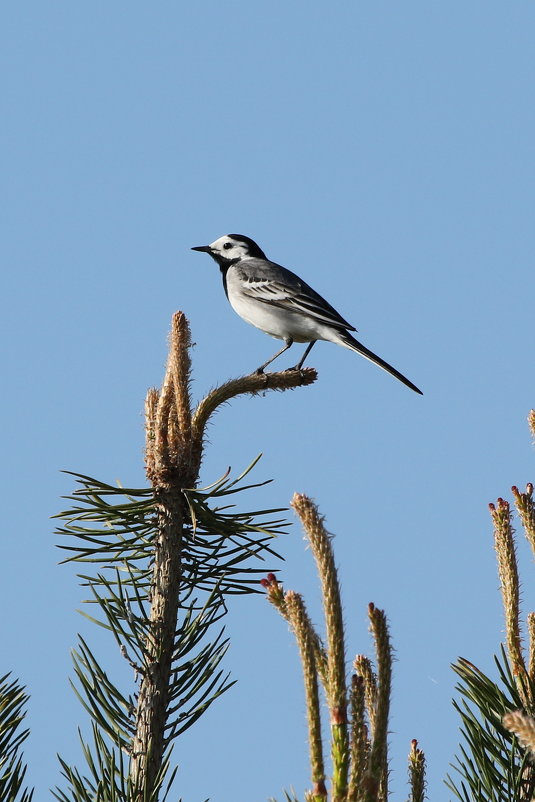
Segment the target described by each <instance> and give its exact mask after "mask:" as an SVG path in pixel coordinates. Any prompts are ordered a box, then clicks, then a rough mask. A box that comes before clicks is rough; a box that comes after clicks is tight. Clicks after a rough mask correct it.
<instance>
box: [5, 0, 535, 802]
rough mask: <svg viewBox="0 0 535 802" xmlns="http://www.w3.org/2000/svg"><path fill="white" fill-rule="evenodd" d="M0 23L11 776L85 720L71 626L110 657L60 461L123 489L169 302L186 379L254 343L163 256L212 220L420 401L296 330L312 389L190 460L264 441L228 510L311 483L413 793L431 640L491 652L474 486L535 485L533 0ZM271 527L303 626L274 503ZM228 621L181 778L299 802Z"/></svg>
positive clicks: (484, 546)
mask: <svg viewBox="0 0 535 802" xmlns="http://www.w3.org/2000/svg"><path fill="white" fill-rule="evenodd" d="M1 17H2V18H1V21H0V40H1V41H0V60H1V72H2V75H3V81H2V83H3V88H2V95H1V104H2V105H1V110H0V112H1V119H2V123H1V125H0V138H1V141H2V147H1V158H2V162H3V164H2V176H3V181H2V183H3V194H4V202H3V204H2V206H3V211H2V214H1V221H0V225H1V226H2V229H3V233H2V237H1V242H2V245H1V248H2V267H3V287H4V292H3V293H2V301H3V304H2V305H3V314H2V322H3V343H4V346H5V347H4V348H3V349H2V350H3V352H4V353H3V367H2V374H3V377H4V387H3V392H2V394H1V400H0V404H1V408H2V409H1V412H2V420H3V422H4V426H3V427H2V428H3V448H2V451H3V454H4V458H3V460H2V467H1V471H2V478H1V487H2V496H3V509H4V537H3V544H4V545H3V566H4V579H3V582H2V590H1V593H2V603H1V610H2V640H3V644H4V649H3V658H2V667H1V668H2V672H4V671H6V670H9V669H12V670H13V671H14V673H15V674H16V675H18V676H19V677H20V678H21V680H22V681H23V682H24V683H25V684H26V685H27V686H28V689H29V691H30V692H31V694H32V700H31V704H30V715H29V721H30V723H31V725H32V727H33V736H32V739H31V741H30V742H29V744H28V747H27V750H26V752H27V757H28V759H29V761H30V771H29V778H30V780H31V781H32V782H34V783H35V784H36V785H37V789H38V790H37V797H36V798H37V799H44V798H47V796H48V795H47V791H46V789H47V788H48V787H49V786H51V785H54V784H55V783H56V782H57V781H58V779H59V772H58V769H57V764H56V759H55V753H56V751H60V752H61V753H62V754H63V755H64V756H65V757H66V758H67V759H69V760H73V761H74V760H77V759H78V755H79V750H78V746H77V741H76V739H77V735H76V727H77V725H78V724H79V723H81V724H82V727H83V729H84V730H85V731H86V732H87V731H88V724H87V722H86V721H85V719H84V716H83V713H82V711H81V709H80V708H79V706H78V704H77V702H76V701H75V699H74V697H73V695H72V693H71V691H70V689H69V686H68V679H67V678H68V676H69V674H70V673H72V672H71V667H70V658H69V649H70V648H71V647H72V646H74V645H75V643H76V632H77V631H82V632H83V633H84V634H85V635H86V636H87V637H88V638H89V639H90V640H91V643H93V644H96V645H95V649H96V650H97V651H98V653H99V654H100V655H101V656H102V657H103V659H107V658H106V655H107V654H109V655H110V657H109V660H110V664H111V665H119V664H120V658H119V656H118V655H117V654H116V651H115V647H114V645H113V644H110V643H109V642H108V641H107V640H106V639H105V638H104V637H103V636H101V635H99V634H98V633H95V632H94V631H93V628H92V627H91V626H89V625H87V624H86V623H85V622H84V620H83V619H82V618H81V617H80V616H79V615H78V614H77V613H76V612H75V610H76V608H77V607H78V606H79V605H80V599H81V598H83V595H84V592H83V591H82V590H80V589H79V588H78V586H77V584H76V580H75V578H74V571H73V570H72V568H69V567H58V566H57V564H56V563H57V560H58V559H59V558H60V555H59V553H58V552H57V550H55V548H54V546H53V544H54V537H53V535H52V529H53V525H52V522H51V521H50V520H49V516H50V515H51V514H53V513H54V512H57V511H58V510H59V509H62V508H63V506H64V502H62V501H61V500H60V499H59V497H60V496H61V495H62V494H65V493H68V492H69V491H70V490H71V489H72V483H71V481H70V479H69V478H68V477H66V476H65V475H62V474H60V473H59V471H60V469H70V470H77V471H80V472H83V473H87V474H90V475H96V476H98V477H99V478H100V479H102V480H107V481H110V482H113V481H115V480H116V479H120V480H121V481H122V482H123V483H125V484H126V485H128V484H130V485H135V484H141V483H142V482H143V468H142V449H143V421H142V409H143V399H144V395H145V391H146V389H147V388H148V387H149V386H152V385H155V384H159V382H160V380H161V378H162V373H163V366H164V361H165V356H166V337H167V331H168V328H169V321H170V317H171V314H172V313H173V312H174V311H175V310H176V309H182V310H183V311H184V312H185V313H186V314H187V315H188V316H189V318H190V321H191V325H192V329H193V337H194V340H195V342H196V347H195V349H194V352H193V358H194V371H195V381H194V386H193V390H194V393H195V396H196V397H197V398H198V397H200V396H202V394H203V393H205V392H206V391H207V389H209V388H210V387H211V386H213V385H214V384H216V383H218V382H220V381H223V380H225V379H227V378H229V377H233V376H236V375H239V374H241V373H244V372H248V371H249V370H250V369H252V368H254V367H256V366H257V365H258V364H259V363H260V362H261V361H263V360H265V359H266V358H267V357H268V356H269V355H270V354H271V353H272V352H273V351H274V350H275V347H276V343H275V341H273V340H270V339H269V338H267V337H266V336H265V335H264V334H262V333H261V332H257V331H255V330H254V329H252V328H251V327H248V326H247V325H246V324H245V323H243V322H242V321H241V320H240V319H239V318H238V317H237V316H235V315H234V313H233V312H232V310H231V309H230V307H229V306H228V305H227V302H226V299H225V297H224V294H223V290H222V287H221V281H220V277H219V273H218V271H217V268H216V266H215V265H214V264H213V263H212V262H211V260H209V259H208V257H204V256H202V255H199V254H195V253H192V252H191V251H190V250H189V248H190V246H192V245H200V244H204V243H207V242H211V241H212V240H214V239H215V238H216V237H219V236H220V235H222V234H224V233H227V232H239V233H244V234H248V235H249V236H251V237H253V238H254V239H255V240H257V241H258V242H259V244H260V245H261V247H263V248H264V250H265V251H266V252H267V253H268V255H269V256H270V257H271V258H273V259H275V260H276V261H279V262H281V263H282V264H284V265H286V266H287V267H289V268H291V269H293V270H295V271H296V272H298V273H300V274H301V275H302V276H303V277H304V278H305V279H306V280H307V281H308V282H309V283H310V284H312V286H313V287H315V288H316V289H317V290H318V291H319V292H321V293H322V294H323V295H325V296H326V297H327V298H328V299H329V301H330V302H331V303H332V304H333V305H334V306H335V307H336V308H338V309H339V311H340V312H341V314H342V315H343V316H344V317H346V318H348V319H349V320H350V321H351V322H352V323H353V324H354V325H355V326H357V328H358V329H359V333H360V336H361V338H362V340H363V342H364V343H365V344H366V345H368V346H369V347H370V348H372V349H373V350H374V351H376V352H377V353H379V354H380V355H381V356H383V357H384V358H385V359H387V360H388V361H390V362H392V364H394V365H395V366H396V367H397V368H399V369H400V370H401V371H402V372H403V373H405V374H406V375H407V376H409V378H411V379H412V380H413V381H414V382H415V383H416V384H418V385H419V386H420V387H422V389H423V391H424V393H425V395H424V397H423V398H421V397H418V396H416V395H415V394H414V393H412V392H410V391H409V390H407V388H405V387H404V386H402V385H401V384H399V383H398V382H396V381H395V380H394V379H393V378H392V377H390V376H388V375H387V374H386V373H384V372H382V371H380V370H379V369H377V368H376V367H374V366H373V365H371V364H369V363H368V362H366V361H365V360H363V359H361V358H360V357H358V356H356V355H355V354H353V353H351V352H349V351H347V350H345V349H342V348H337V347H336V346H334V345H330V344H327V343H325V344H319V345H317V346H316V348H315V349H314V351H313V352H312V354H311V359H310V363H311V364H313V365H314V366H315V367H316V368H317V369H318V371H319V376H320V379H319V381H318V383H317V384H316V385H315V386H313V387H312V388H309V389H303V390H300V391H296V392H294V393H287V394H279V395H269V396H267V397H265V398H255V399H241V400H238V401H235V402H233V403H232V404H231V405H230V406H228V407H226V408H224V409H223V410H221V411H220V413H219V414H218V416H217V419H216V421H215V425H213V426H212V428H211V433H210V434H211V444H210V447H209V450H208V451H207V455H206V461H205V464H204V469H203V481H206V482H208V481H210V480H213V479H215V478H216V477H218V476H220V475H221V474H222V473H223V472H224V470H225V469H226V467H227V465H232V466H233V468H234V469H235V470H236V471H237V470H240V469H241V468H243V467H244V466H245V465H247V464H248V463H249V462H250V461H251V460H252V458H253V457H254V456H255V455H256V454H257V453H258V452H260V451H263V452H264V458H263V460H262V461H261V463H260V465H259V466H258V467H257V469H256V477H257V478H258V479H259V480H260V479H265V478H270V477H272V478H274V479H275V481H274V483H273V484H272V485H270V486H268V487H267V488H265V489H263V490H262V491H261V492H259V493H258V494H257V495H256V496H255V497H254V498H252V499H251V501H252V503H258V504H259V505H261V506H271V505H273V506H280V505H284V504H286V503H288V502H289V500H290V498H291V496H292V494H293V492H294V491H295V490H298V491H300V492H306V493H308V494H310V495H312V496H314V497H315V498H316V500H317V501H318V503H319V504H320V507H321V510H322V512H323V513H324V514H325V515H326V517H327V522H328V526H329V528H330V530H331V531H332V532H333V533H335V534H336V540H335V548H336V554H337V560H338V563H339V566H340V573H341V579H342V584H343V592H344V605H345V611H346V614H347V620H348V658H349V657H350V656H351V655H353V654H354V653H356V652H367V653H371V643H370V639H369V635H368V632H367V618H366V608H367V604H368V602H370V601H374V602H375V604H376V605H377V606H379V607H382V608H385V609H386V611H387V613H388V616H389V619H390V623H391V631H392V638H393V641H394V643H395V647H396V655H397V662H396V665H395V674H394V699H393V711H392V720H391V731H392V735H391V739H390V740H391V755H392V769H393V773H392V787H393V789H394V791H395V797H394V798H395V799H397V800H403V799H404V798H405V794H406V786H405V775H406V768H405V755H406V753H407V751H408V748H409V744H410V739H411V738H418V740H419V742H420V745H421V747H422V748H423V749H424V750H425V751H426V753H427V756H428V760H429V775H428V776H429V792H430V797H431V798H433V799H434V800H446V799H448V798H449V794H448V792H447V790H446V788H445V787H444V786H443V785H442V778H443V777H444V775H445V773H446V772H447V770H448V764H449V762H450V761H451V760H452V759H453V755H454V752H455V748H456V744H457V742H458V736H457V726H458V721H457V718H456V716H455V715H454V712H453V710H452V708H451V702H450V700H451V696H452V694H453V685H454V676H453V673H452V672H451V670H450V668H449V663H450V662H451V661H454V660H455V659H456V657H457V656H458V655H463V656H465V657H468V658H469V659H471V660H472V661H474V662H475V663H476V664H478V665H479V666H481V667H482V668H484V669H488V670H489V671H492V657H491V655H492V653H493V652H495V651H497V649H498V647H499V643H500V639H501V637H502V631H503V623H502V615H501V607H500V600H499V593H498V580H497V575H496V569H495V565H494V557H493V551H492V539H491V526H490V519H489V515H488V511H487V502H488V501H491V500H494V499H495V498H496V496H498V495H505V494H507V493H508V489H509V487H510V485H511V484H512V483H517V484H519V485H523V484H524V483H525V482H526V481H527V480H530V479H531V480H533V478H534V470H533V450H532V446H531V444H530V438H529V434H528V430H527V426H526V415H527V413H528V410H529V409H530V407H531V406H533V405H534V404H535V394H534V392H533V353H534V335H533V329H534V326H533V254H534V250H535V234H534V227H533V210H534V201H535V198H534V185H535V159H534V146H533V143H534V142H535V130H534V129H535V111H534V109H535V104H534V89H533V87H534V85H535V50H534V48H533V38H534V33H535V30H534V23H535V6H534V5H533V3H532V2H515V3H502V2H494V1H493V0H480V1H479V2H457V1H454V2H449V3H437V2H429V1H428V0H426V2H424V1H423V0H421V1H420V2H415V1H414V2H413V1H412V0H408V2H404V3H387V2H382V1H381V0H377V2H374V3H367V4H366V3H355V2H335V3H331V4H327V3H319V2H312V3H304V2H296V3H287V2H282V1H280V0H271V2H269V3H265V2H256V3H250V2H244V1H243V0H233V1H232V0H231V1H230V2H226V3H220V2H198V3H195V4H193V3H191V4H186V3H173V2H160V3H158V2H157V3H150V4H147V3H141V2H138V0H130V2H113V3H109V2H93V3H90V4H82V3H72V2H65V0H63V1H61V0H60V1H58V2H52V3H42V2H35V0H30V1H29V2H26V3H19V4H11V5H4V7H3V9H2V12H1ZM290 363H291V361H289V362H288V364H290ZM279 548H280V550H281V551H282V553H283V554H284V555H285V556H286V559H287V562H286V564H285V565H284V566H283V567H282V568H283V571H282V575H283V577H284V579H285V581H286V585H287V586H288V587H293V588H295V589H296V590H301V591H303V592H304V593H305V595H306V597H307V599H308V600H309V604H310V608H311V612H312V615H313V617H314V619H315V620H316V621H317V622H318V623H320V622H321V613H320V609H319V606H318V582H317V579H316V577H315V575H314V569H313V566H312V563H311V557H310V554H309V553H308V552H306V551H305V548H304V544H303V541H302V537H301V532H300V529H299V527H298V526H297V525H296V526H294V527H292V530H291V534H290V535H289V536H287V537H286V538H284V539H283V540H282V541H280V542H279ZM521 555H522V557H523V559H524V593H523V598H524V604H525V611H526V612H527V611H528V610H529V609H532V608H533V607H534V605H535V598H534V594H533V591H532V588H533V586H534V585H533V579H534V575H533V570H534V569H533V566H532V564H531V560H530V557H529V555H528V554H527V552H526V551H525V549H524V548H523V547H522V549H521ZM228 631H229V634H230V635H231V637H232V649H231V652H230V654H229V655H228V659H227V665H228V666H229V667H230V668H231V670H232V672H233V674H234V676H235V678H237V679H238V680H239V683H238V685H237V686H236V687H235V688H234V689H233V690H232V691H231V692H230V693H229V694H228V695H227V696H226V698H224V699H222V700H221V701H220V702H219V704H217V705H216V706H214V707H213V709H212V711H211V712H210V713H209V714H208V715H207V716H206V717H205V718H204V719H203V720H202V722H201V723H200V724H199V725H198V726H197V727H196V728H195V729H194V730H192V731H191V733H190V734H189V735H188V736H187V737H185V738H184V739H183V740H182V741H181V742H180V744H179V745H178V746H177V748H176V756H177V757H178V758H179V762H180V766H181V769H180V773H179V777H178V780H177V784H176V796H179V795H181V796H182V797H183V798H184V800H185V802H201V801H202V800H204V799H205V798H206V797H210V798H211V799H212V800H214V802H229V800H232V802H261V800H265V799H266V798H267V797H269V796H275V797H277V798H278V799H279V800H280V799H281V798H282V796H283V795H282V792H281V789H282V787H289V786H291V785H293V786H294V787H295V789H296V791H297V793H298V794H299V795H300V796H301V798H302V795H303V789H304V788H305V787H308V781H309V779H308V773H307V747H306V743H305V740H306V732H305V719H304V704H303V693H302V683H301V677H300V669H299V664H298V657H297V651H296V648H295V646H294V644H293V642H292V638H291V636H290V634H289V632H288V631H287V628H286V626H285V624H284V623H283V622H282V621H280V620H278V618H277V617H276V615H275V613H274V612H273V611H272V610H271V609H270V608H269V607H268V605H267V603H266V602H265V601H264V600H263V599H262V598H261V597H258V598H249V599H241V600H238V601H237V602H236V604H234V605H233V608H232V612H231V615H230V616H229V620H228ZM207 763H209V764H210V765H211V768H212V770H211V771H210V772H207V770H206V766H207ZM80 764H81V761H80Z"/></svg>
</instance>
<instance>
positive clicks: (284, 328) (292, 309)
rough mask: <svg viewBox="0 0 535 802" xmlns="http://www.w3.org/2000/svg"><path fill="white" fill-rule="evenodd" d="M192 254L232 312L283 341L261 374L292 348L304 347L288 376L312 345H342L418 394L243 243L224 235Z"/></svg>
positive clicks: (295, 282) (333, 314) (298, 283)
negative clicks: (216, 276) (207, 266)
mask: <svg viewBox="0 0 535 802" xmlns="http://www.w3.org/2000/svg"><path fill="white" fill-rule="evenodd" d="M192 250H193V251H203V252H204V253H209V254H210V256H211V257H212V258H213V259H215V261H216V262H217V264H218V265H219V268H220V270H221V274H222V276H223V287H224V288H225V293H226V295H227V298H228V299H229V301H230V305H231V306H232V308H233V309H234V311H235V312H237V313H238V315H240V317H242V318H243V319H244V320H246V321H247V323H251V324H252V325H253V326H256V328H257V329H261V330H262V331H264V332H265V333H266V334H270V335H271V336H272V337H276V338H278V339H279V340H284V346H283V347H282V348H281V349H280V350H279V351H277V353H276V354H274V355H273V356H272V357H271V358H270V359H268V360H267V362H264V364H263V365H260V367H259V368H258V370H257V372H258V373H262V372H263V371H264V368H267V366H268V365H270V364H271V363H272V362H273V361H274V360H275V359H276V358H277V357H278V356H280V355H281V354H283V353H284V352H285V351H287V350H288V348H290V347H291V346H292V345H293V344H294V342H296V343H308V346H307V348H306V350H305V353H304V354H303V356H302V358H301V360H300V361H299V362H298V363H297V365H295V367H293V368H289V370H301V368H302V366H303V363H304V361H305V359H306V358H307V356H308V354H309V353H310V350H311V348H312V346H313V345H314V343H315V342H316V341H317V340H328V341H329V342H332V343H336V344H337V345H343V346H345V347H346V348H350V349H351V350H352V351H356V352H357V353H358V354H361V355H362V356H363V357H365V358H366V359H369V360H370V362H374V363H375V364H376V365H379V367H381V368H383V370H386V371H387V372H388V373H391V374H392V376H395V377H396V379H399V381H400V382H403V384H406V385H407V387H410V388H411V390H414V392H415V393H419V394H420V395H422V391H421V390H419V389H418V387H416V385H414V384H413V383H412V382H411V381H409V380H408V379H407V378H406V377H405V376H403V374H401V373H400V372H399V371H398V370H396V369H395V368H393V367H392V365H389V364H388V362H385V361H384V359H381V357H380V356H377V354H374V353H373V352H372V351H370V350H369V349H368V348H366V347H365V346H364V345H362V343H360V342H359V341H358V340H356V339H355V338H354V337H353V336H352V335H351V334H350V333H349V332H351V331H356V329H355V327H354V326H352V325H351V324H350V323H348V322H347V320H344V318H343V317H342V316H341V315H339V314H338V312H337V311H336V309H334V308H333V307H332V306H331V305H330V304H329V303H327V301H326V300H325V299H324V298H322V297H321V295H319V294H318V293H317V292H316V291H315V290H313V289H312V287H309V286H308V284H306V283H305V282H304V281H303V280H302V279H301V278H299V276H296V274H295V273H292V272H291V271H290V270H287V269H286V268H285V267H282V266H281V265H278V264H276V263H275V262H271V261H270V260H269V259H268V258H267V256H266V255H265V253H264V252H263V251H262V250H261V248H259V247H258V245H257V244H256V242H254V241H253V240H252V239H250V238H249V237H244V236H243V235H242V234H225V236H223V237H220V238H219V239H216V240H215V242H212V244H211V245H199V246H198V247H196V248H192Z"/></svg>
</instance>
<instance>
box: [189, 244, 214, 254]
mask: <svg viewBox="0 0 535 802" xmlns="http://www.w3.org/2000/svg"><path fill="white" fill-rule="evenodd" d="M191 250H192V251H202V252H203V253H211V252H212V249H211V248H210V246H209V245H197V247H195V248H192V249H191Z"/></svg>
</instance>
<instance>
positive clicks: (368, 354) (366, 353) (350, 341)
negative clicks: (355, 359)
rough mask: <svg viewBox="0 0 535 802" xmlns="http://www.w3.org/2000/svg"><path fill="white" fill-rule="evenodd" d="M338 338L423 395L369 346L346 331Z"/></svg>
mask: <svg viewBox="0 0 535 802" xmlns="http://www.w3.org/2000/svg"><path fill="white" fill-rule="evenodd" d="M340 340H341V342H342V343H343V344H344V345H345V346H346V347H347V348H351V349H352V350H353V351H356V352H357V353H358V354H361V355H362V356H363V357H365V359H369V360H370V362H374V363H375V364H376V365H379V367H380V368H382V369H383V370H386V372H387V373H390V374H392V376H395V377H396V379H399V381H400V382H403V384H406V385H407V387H410V388H411V390H414V392H415V393H418V394H419V395H423V393H422V391H421V390H419V389H418V387H416V385H415V384H413V383H412V382H411V381H409V380H408V379H407V378H406V376H404V375H403V374H402V373H400V372H399V370H396V369H395V368H393V367H392V365H389V364H388V362H385V361H384V359H381V357H380V356H377V354H374V353H373V351H370V349H369V348H366V346H365V345H362V343H359V341H358V340H355V338H354V337H352V336H351V334H349V333H348V332H344V333H340Z"/></svg>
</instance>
